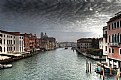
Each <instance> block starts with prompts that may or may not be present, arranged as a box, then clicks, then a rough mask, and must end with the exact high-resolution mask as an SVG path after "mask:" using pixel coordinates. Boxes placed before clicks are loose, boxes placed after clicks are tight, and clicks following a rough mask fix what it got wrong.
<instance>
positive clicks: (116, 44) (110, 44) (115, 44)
mask: <svg viewBox="0 0 121 80" xmlns="http://www.w3.org/2000/svg"><path fill="white" fill-rule="evenodd" d="M109 46H111V47H118V46H119V43H116V42H114V43H109Z"/></svg>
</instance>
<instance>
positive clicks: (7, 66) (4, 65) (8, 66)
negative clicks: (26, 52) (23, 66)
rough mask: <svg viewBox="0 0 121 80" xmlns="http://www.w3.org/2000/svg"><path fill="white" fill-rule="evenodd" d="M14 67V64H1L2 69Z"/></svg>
mask: <svg viewBox="0 0 121 80" xmlns="http://www.w3.org/2000/svg"><path fill="white" fill-rule="evenodd" d="M6 68H12V64H0V69H6Z"/></svg>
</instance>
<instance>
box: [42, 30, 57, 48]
mask: <svg viewBox="0 0 121 80" xmlns="http://www.w3.org/2000/svg"><path fill="white" fill-rule="evenodd" d="M40 48H41V49H45V50H53V49H55V48H56V39H55V38H53V37H48V36H47V34H46V33H45V34H43V32H42V33H41V38H40Z"/></svg>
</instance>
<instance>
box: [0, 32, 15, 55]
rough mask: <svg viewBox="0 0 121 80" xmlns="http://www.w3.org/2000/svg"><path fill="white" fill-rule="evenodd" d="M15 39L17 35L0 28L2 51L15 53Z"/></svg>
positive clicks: (0, 48)
mask: <svg viewBox="0 0 121 80" xmlns="http://www.w3.org/2000/svg"><path fill="white" fill-rule="evenodd" d="M15 40H16V39H15V35H13V34H11V33H10V32H7V31H3V30H0V53H1V54H7V53H13V51H15V43H14V42H15Z"/></svg>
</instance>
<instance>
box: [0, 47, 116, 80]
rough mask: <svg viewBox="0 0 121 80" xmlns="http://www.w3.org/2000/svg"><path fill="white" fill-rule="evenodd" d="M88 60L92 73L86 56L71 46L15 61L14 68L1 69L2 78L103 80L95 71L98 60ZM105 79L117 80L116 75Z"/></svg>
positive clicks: (20, 79)
mask: <svg viewBox="0 0 121 80" xmlns="http://www.w3.org/2000/svg"><path fill="white" fill-rule="evenodd" d="M87 60H88V61H89V62H91V63H92V73H86V71H85V66H86V64H85V63H86V57H84V56H82V55H78V54H77V53H76V52H73V51H72V50H71V49H70V48H69V49H67V50H65V49H64V48H60V49H56V50H53V51H48V52H42V53H40V54H37V55H34V56H32V57H29V58H26V59H23V60H19V61H16V62H13V63H12V64H13V67H12V68H9V69H4V70H0V80H101V79H100V75H98V74H96V73H95V72H94V68H95V66H96V61H94V60H91V59H87ZM105 80H115V77H106V79H105Z"/></svg>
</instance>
